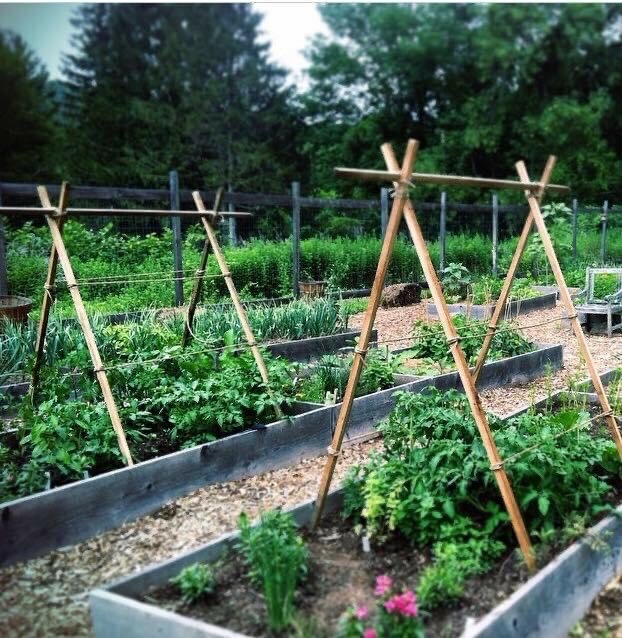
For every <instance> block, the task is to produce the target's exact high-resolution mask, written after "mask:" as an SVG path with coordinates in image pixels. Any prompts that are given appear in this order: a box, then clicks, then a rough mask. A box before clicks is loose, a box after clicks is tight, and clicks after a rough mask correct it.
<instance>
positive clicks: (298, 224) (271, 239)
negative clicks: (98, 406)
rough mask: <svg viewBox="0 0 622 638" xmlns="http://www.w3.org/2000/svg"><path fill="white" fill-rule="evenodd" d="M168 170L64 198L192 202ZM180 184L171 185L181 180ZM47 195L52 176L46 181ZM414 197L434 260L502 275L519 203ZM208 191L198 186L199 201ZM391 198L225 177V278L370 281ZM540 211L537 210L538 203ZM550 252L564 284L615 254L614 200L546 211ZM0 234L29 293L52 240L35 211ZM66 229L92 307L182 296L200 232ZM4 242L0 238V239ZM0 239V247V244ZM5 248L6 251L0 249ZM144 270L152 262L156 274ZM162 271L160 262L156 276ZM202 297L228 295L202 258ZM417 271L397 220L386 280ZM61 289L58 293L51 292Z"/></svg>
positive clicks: (134, 222)
mask: <svg viewBox="0 0 622 638" xmlns="http://www.w3.org/2000/svg"><path fill="white" fill-rule="evenodd" d="M179 182H180V180H179V178H178V177H177V175H176V173H175V172H172V173H171V174H170V175H169V176H164V177H163V178H162V188H161V189H131V188H116V187H102V188H89V187H81V186H77V187H73V188H72V189H71V191H70V193H71V202H70V205H71V206H72V207H89V208H90V207H96V208H113V207H114V208H127V209H132V208H158V209H168V210H170V209H194V203H193V201H192V197H191V192H190V190H188V189H187V188H184V187H185V186H187V185H185V184H183V180H181V184H180V183H179ZM180 186H181V188H180ZM49 190H50V196H51V198H52V201H55V198H56V197H57V196H58V187H50V188H49ZM0 195H1V196H2V204H3V205H4V206H12V205H15V206H18V205H19V206H37V205H38V204H39V201H38V198H37V196H36V190H35V185H33V184H10V183H2V184H0ZM449 195H450V194H445V193H441V194H440V196H439V197H438V198H437V199H436V201H429V200H428V201H425V202H418V201H417V200H416V199H415V200H414V203H415V209H416V210H417V213H418V217H419V220H420V224H421V226H422V229H423V232H424V235H425V236H426V237H427V239H428V243H429V250H430V253H431V256H432V260H433V262H434V263H435V266H436V267H437V268H439V269H441V270H442V269H443V268H444V267H445V266H447V265H448V264H449V263H452V262H455V263H462V264H463V265H465V266H466V267H467V268H468V269H469V270H470V271H471V272H472V273H473V274H498V275H501V274H503V272H504V269H505V268H507V265H508V263H509V260H510V258H511V255H512V252H513V250H514V247H515V245H516V238H517V236H518V233H519V232H520V229H521V227H522V225H523V223H524V220H525V217H526V214H527V208H526V206H525V205H500V204H499V203H498V201H497V199H496V197H495V196H494V195H488V196H486V197H487V199H486V200H484V199H480V201H479V203H469V204H466V203H464V202H457V201H453V200H452V199H451V197H450V196H449ZM214 196H215V193H214V192H212V191H207V192H203V199H204V202H205V204H206V207H207V208H208V209H209V208H211V207H212V205H213V201H214ZM391 203H392V199H391V192H390V191H389V190H388V189H381V190H380V191H379V193H378V197H377V198H375V199H365V200H362V199H359V200H352V199H349V200H348V199H326V198H324V199H321V198H314V197H308V196H306V195H305V194H304V193H301V191H300V187H299V186H298V185H297V184H293V185H292V186H291V188H290V189H289V191H288V192H284V193H281V194H265V193H238V192H236V191H235V189H233V188H229V189H228V191H227V192H226V193H225V195H224V198H223V209H224V210H227V211H233V210H236V211H241V212H247V213H252V217H245V218H240V219H235V218H224V219H222V220H221V221H220V222H219V223H218V224H217V225H216V229H217V234H218V237H219V241H220V242H221V244H222V246H223V249H224V252H225V257H226V260H227V262H228V263H229V265H230V269H231V272H232V275H233V279H234V281H235V283H236V285H237V287H238V289H239V291H240V293H241V295H242V297H243V298H244V299H246V300H257V299H267V298H281V297H293V296H297V295H298V291H299V284H300V282H301V281H303V282H305V281H323V282H327V284H328V285H329V287H331V288H332V289H335V290H337V289H340V290H352V289H366V288H368V287H369V286H370V285H371V282H372V280H373V275H374V272H375V268H376V262H377V258H378V254H379V252H380V239H381V236H382V234H383V231H384V228H386V223H387V220H388V216H389V212H390V207H391ZM545 210H546V209H545ZM547 225H548V226H549V229H550V231H551V234H552V236H553V239H554V242H555V244H556V248H557V250H558V254H559V257H560V261H562V265H563V266H564V268H565V271H566V274H567V276H568V277H569V283H570V284H571V285H578V284H580V283H581V281H582V278H583V277H584V269H585V266H586V265H595V264H600V263H611V264H615V263H619V262H620V261H622V234H621V233H620V229H621V228H622V206H615V205H614V206H612V205H609V203H608V202H604V203H603V204H602V205H600V206H587V205H583V204H581V203H578V202H577V201H576V200H573V201H570V202H568V203H567V207H566V208H565V209H564V210H561V209H559V208H557V209H554V210H553V213H552V214H551V215H550V216H548V217H547ZM3 227H4V234H5V235H6V241H5V242H0V244H1V247H0V294H7V293H8V294H22V295H26V296H32V297H35V298H38V297H39V296H40V295H41V293H42V286H43V282H44V280H45V272H46V268H47V257H48V254H49V248H50V240H49V236H48V235H47V231H46V227H45V221H44V220H43V218H42V217H41V216H22V215H20V216H19V217H17V216H9V217H5V218H4V222H3ZM64 232H65V238H66V242H67V247H68V250H69V254H70V256H71V258H72V263H73V266H74V269H75V271H76V276H77V277H78V279H79V280H82V281H86V280H89V279H90V280H92V281H93V283H92V284H91V285H88V286H84V289H83V296H84V298H85V301H86V303H87V307H89V308H90V309H92V310H93V311H95V312H97V311H101V312H104V311H107V312H122V311H131V310H139V309H142V308H146V307H169V306H173V305H183V304H184V303H187V302H188V299H189V295H190V292H191V289H192V285H193V281H194V279H195V276H196V275H195V272H196V269H197V267H198V265H199V260H200V255H201V252H202V250H203V245H204V242H205V232H204V229H203V228H202V226H201V223H200V220H198V219H196V218H194V219H187V218H179V217H156V216H154V217H149V216H132V215H125V216H113V217H111V216H107V215H101V216H89V217H80V218H79V219H77V220H75V221H74V220H73V219H70V220H69V221H68V223H67V224H66V225H65V231H64ZM5 244H6V245H5ZM3 249H4V251H3ZM3 252H4V254H3ZM547 269H548V266H547V265H546V262H545V260H544V259H543V254H542V251H541V250H540V249H539V245H538V241H537V239H535V238H534V240H532V241H530V245H529V246H528V249H527V251H526V254H525V256H524V259H523V269H522V273H521V274H526V275H531V276H533V277H534V278H535V279H537V280H539V281H540V282H541V283H545V280H546V279H547V277H549V275H550V273H548V270H547ZM153 273H160V274H158V275H157V276H156V275H154V274H153ZM161 273H166V276H163V275H162V274H161ZM206 274H207V277H206V280H205V282H204V285H203V289H202V293H201V299H200V303H202V304H209V303H217V302H219V301H222V300H223V297H226V288H225V284H224V282H223V281H222V279H220V278H217V277H215V276H214V275H216V274H218V268H217V265H216V263H215V261H214V260H213V258H212V257H208V266H207V273H206ZM421 278H422V275H421V270H420V267H419V264H418V261H417V258H416V255H415V251H414V249H413V248H412V246H411V243H410V239H409V238H408V234H407V232H406V228H405V225H403V227H402V230H401V232H400V236H399V238H398V241H397V244H396V248H395V251H394V254H393V258H392V261H391V268H390V272H389V281H390V282H397V281H420V280H421ZM63 295H64V296H65V297H67V295H66V292H65V293H63V292H62V291H61V292H60V294H59V302H60V303H61V305H62V303H63V299H64V298H65V297H64V296H63Z"/></svg>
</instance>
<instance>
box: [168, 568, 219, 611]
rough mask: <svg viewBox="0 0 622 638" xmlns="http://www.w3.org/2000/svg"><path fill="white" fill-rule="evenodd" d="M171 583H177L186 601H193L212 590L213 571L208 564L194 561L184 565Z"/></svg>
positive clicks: (213, 582)
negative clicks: (186, 565)
mask: <svg viewBox="0 0 622 638" xmlns="http://www.w3.org/2000/svg"><path fill="white" fill-rule="evenodd" d="M171 583H173V584H174V585H177V587H178V588H179V591H180V592H181V595H182V597H183V599H184V602H186V603H194V602H196V601H197V600H199V599H200V598H202V597H203V596H206V595H207V594H211V593H212V592H213V591H214V585H215V579H214V573H213V572H212V569H211V567H210V566H209V565H205V564H203V563H194V564H193V565H189V566H188V567H184V569H182V570H181V571H180V572H179V574H178V575H177V576H175V578H172V579H171Z"/></svg>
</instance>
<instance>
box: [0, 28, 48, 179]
mask: <svg viewBox="0 0 622 638" xmlns="http://www.w3.org/2000/svg"><path fill="white" fill-rule="evenodd" d="M0 105H1V106H0V175H1V176H2V179H3V180H6V181H18V182H19V181H32V180H34V179H35V176H36V178H37V179H41V177H43V176H45V177H47V178H50V177H54V176H56V175H57V174H58V173H57V171H58V167H57V166H55V163H56V162H57V158H56V157H55V155H56V154H55V152H54V142H55V140H57V135H56V131H55V128H54V105H53V102H52V95H51V91H50V86H49V84H48V81H47V73H46V71H45V69H44V68H43V66H42V64H41V62H40V61H39V60H38V59H37V58H36V57H35V56H34V54H33V52H32V51H31V50H30V49H29V47H28V46H27V45H26V43H25V42H24V40H23V39H22V38H21V37H20V36H18V35H16V34H14V33H11V32H9V31H4V30H1V31H0Z"/></svg>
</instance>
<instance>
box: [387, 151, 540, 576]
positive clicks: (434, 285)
mask: <svg viewBox="0 0 622 638" xmlns="http://www.w3.org/2000/svg"><path fill="white" fill-rule="evenodd" d="M383 156H384V160H385V163H386V164H387V167H388V169H389V170H394V169H395V166H396V165H397V160H396V159H395V155H394V153H393V150H392V149H391V147H390V146H389V145H385V146H384V147H383ZM404 217H405V219H406V225H407V226H408V230H409V232H410V236H411V238H412V241H413V244H414V245H415V250H416V251H417V256H418V257H419V261H420V263H421V268H422V269H423V274H424V276H425V279H426V281H427V283H428V286H429V288H430V293H431V294H432V299H433V300H434V303H435V304H436V307H437V308H438V317H439V320H440V322H441V324H442V326H443V330H444V332H445V337H446V338H447V344H448V345H449V349H450V351H451V354H452V355H453V358H454V361H455V362H456V369H457V372H458V375H459V376H460V381H461V382H462V386H463V388H464V392H465V394H466V396H467V399H468V401H469V406H470V407H471V412H472V414H473V419H474V420H475V424H476V425H477V429H478V431H479V434H480V437H481V438H482V442H483V444H484V448H485V449H486V454H487V455H488V460H489V462H490V466H491V469H492V471H493V474H494V477H495V479H496V481H497V485H498V487H499V491H500V492H501V497H502V498H503V502H504V504H505V507H506V509H507V512H508V514H509V516H510V521H511V522H512V527H513V528H514V533H515V534H516V538H517V540H518V544H519V546H520V548H521V552H522V553H523V558H524V559H525V563H526V564H527V567H528V568H529V570H533V569H534V567H535V562H534V557H533V550H532V547H531V543H530V542H529V534H528V533H527V528H526V527H525V522H524V521H523V517H522V514H521V511H520V509H519V507H518V504H517V503H516V498H515V497H514V492H513V490H512V486H511V485H510V480H509V479H508V476H507V474H506V472H505V470H504V469H503V464H502V462H501V457H500V455H499V451H498V450H497V446H496V445H495V441H494V438H493V436H492V432H491V431H490V427H489V425H488V420H487V418H486V413H485V412H484V410H483V408H482V404H481V402H480V399H479V394H478V392H477V390H476V388H475V383H474V382H473V379H472V377H471V371H470V370H469V366H468V364H467V362H466V358H465V356H464V352H463V351H462V348H461V347H460V337H459V336H458V333H457V332H456V328H455V326H454V324H453V323H452V322H451V316H450V314H449V309H448V308H447V303H446V301H445V295H444V294H443V290H442V288H441V284H440V281H439V280H438V276H437V275H436V271H435V270H434V265H433V264H432V260H431V259H430V253H429V251H428V247H427V245H426V243H425V239H424V238H423V233H422V232H421V227H420V226H419V221H418V220H417V215H416V214H415V209H414V207H413V205H412V203H411V201H410V199H407V201H406V205H405V207H404Z"/></svg>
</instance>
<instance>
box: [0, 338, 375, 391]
mask: <svg viewBox="0 0 622 638" xmlns="http://www.w3.org/2000/svg"><path fill="white" fill-rule="evenodd" d="M360 334H361V333H360V331H357V330H348V331H346V332H339V333H337V334H333V335H327V336H322V337H310V338H308V339H296V340H294V341H282V342H279V343H271V344H269V345H267V346H266V350H267V351H268V352H270V353H271V354H272V355H274V356H278V357H284V358H285V359H287V360H288V361H298V362H308V361H312V360H313V359H317V358H318V357H321V356H322V355H324V354H328V353H331V352H335V351H336V350H339V349H340V348H345V347H346V346H351V345H353V344H354V342H355V340H356V339H357V337H358V336H359V335H360ZM371 338H372V340H376V339H377V338H378V332H377V331H376V330H372V337H371ZM29 386H30V381H21V382H19V383H11V384H6V385H0V397H1V396H2V395H3V394H8V395H10V396H11V397H21V396H24V395H25V394H27V392H28V388H29Z"/></svg>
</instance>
